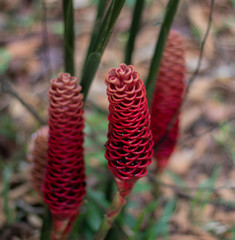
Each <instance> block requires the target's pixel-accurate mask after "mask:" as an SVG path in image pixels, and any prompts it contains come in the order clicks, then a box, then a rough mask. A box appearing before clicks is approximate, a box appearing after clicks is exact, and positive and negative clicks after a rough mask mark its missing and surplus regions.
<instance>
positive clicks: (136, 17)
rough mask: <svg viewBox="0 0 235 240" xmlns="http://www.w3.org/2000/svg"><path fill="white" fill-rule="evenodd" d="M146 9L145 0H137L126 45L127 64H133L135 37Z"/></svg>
mask: <svg viewBox="0 0 235 240" xmlns="http://www.w3.org/2000/svg"><path fill="white" fill-rule="evenodd" d="M143 9H144V0H136V3H135V8H134V11H133V16H132V23H131V27H130V35H129V39H128V42H127V45H126V51H125V63H126V64H127V65H129V64H131V59H132V54H133V51H134V46H135V39H136V36H137V33H138V31H139V27H140V22H141V16H142V13H143Z"/></svg>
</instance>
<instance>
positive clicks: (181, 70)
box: [151, 31, 185, 171]
mask: <svg viewBox="0 0 235 240" xmlns="http://www.w3.org/2000/svg"><path fill="white" fill-rule="evenodd" d="M184 78H185V60H184V46H183V39H182V37H181V36H180V35H179V34H178V33H177V32H175V31H171V32H170V34H169V37H168V40H167V43H166V46H165V50H164V53H163V57H162V60H161V65H160V68H159V73H158V76H157V83H156V86H155V92H154V96H153V100H152V104H151V129H152V133H153V139H154V156H155V157H156V159H157V168H158V170H159V171H161V170H163V169H164V167H165V166H166V165H167V163H168V159H169V157H170V155H171V154H172V152H173V150H174V147H175V145H176V141H177V138H178V129H179V108H180V106H181V102H182V98H183V95H184V91H185V83H184ZM172 118H174V121H172ZM171 121H172V122H173V124H170V123H171ZM169 125H171V126H170V128H169Z"/></svg>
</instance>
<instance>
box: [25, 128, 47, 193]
mask: <svg viewBox="0 0 235 240" xmlns="http://www.w3.org/2000/svg"><path fill="white" fill-rule="evenodd" d="M47 150H48V126H43V127H41V128H39V129H38V130H37V132H36V133H34V134H33V135H32V145H31V147H30V152H29V155H28V161H29V162H30V163H31V165H30V178H31V180H32V183H33V186H34V188H35V190H36V191H37V192H38V193H39V194H40V195H42V183H43V178H44V175H45V171H46V164H47Z"/></svg>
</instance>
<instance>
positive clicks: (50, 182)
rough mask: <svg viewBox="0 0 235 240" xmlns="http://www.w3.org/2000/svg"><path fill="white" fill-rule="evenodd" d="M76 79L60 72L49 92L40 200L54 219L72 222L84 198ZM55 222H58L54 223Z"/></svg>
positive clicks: (81, 124) (81, 110) (81, 131)
mask: <svg viewBox="0 0 235 240" xmlns="http://www.w3.org/2000/svg"><path fill="white" fill-rule="evenodd" d="M76 81H77V79H76V78H75V77H71V76H70V74H67V73H60V74H59V75H58V78H55V79H52V80H51V82H50V83H51V87H50V90H49V94H48V97H49V102H50V106H49V141H48V155H47V161H48V162H47V171H46V174H45V178H44V185H43V192H44V200H45V202H46V203H47V204H48V207H49V209H50V211H51V213H52V216H53V218H54V225H57V226H55V228H60V226H59V220H61V221H64V220H65V219H68V220H69V221H70V223H71V221H73V220H74V218H75V217H76V215H77V213H78V209H79V206H80V205H81V203H82V200H83V197H84V195H85V172H84V171H85V169H84V153H83V141H84V133H83V128H84V119H83V108H82V106H83V102H82V99H83V95H82V94H81V87H80V86H79V85H77V84H76ZM57 220H58V221H57Z"/></svg>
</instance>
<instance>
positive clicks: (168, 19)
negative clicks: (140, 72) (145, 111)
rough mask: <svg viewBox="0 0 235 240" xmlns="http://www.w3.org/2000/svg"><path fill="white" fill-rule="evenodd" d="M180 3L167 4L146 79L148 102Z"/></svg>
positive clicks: (171, 1) (172, 0) (149, 101)
mask: <svg viewBox="0 0 235 240" xmlns="http://www.w3.org/2000/svg"><path fill="white" fill-rule="evenodd" d="M178 5H179V0H169V2H168V4H167V9H166V13H165V17H164V20H163V23H162V26H161V30H160V33H159V37H158V41H157V44H156V47H155V51H154V55H153V58H152V61H151V64H150V70H149V73H148V77H147V80H146V92H147V100H148V104H150V103H151V99H152V95H153V91H154V88H155V87H154V86H155V84H156V77H157V74H158V69H159V66H160V63H161V58H162V54H163V51H164V47H165V44H166V41H167V38H168V34H169V30H170V28H171V25H172V22H173V19H174V16H175V14H176V10H177V7H178Z"/></svg>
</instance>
